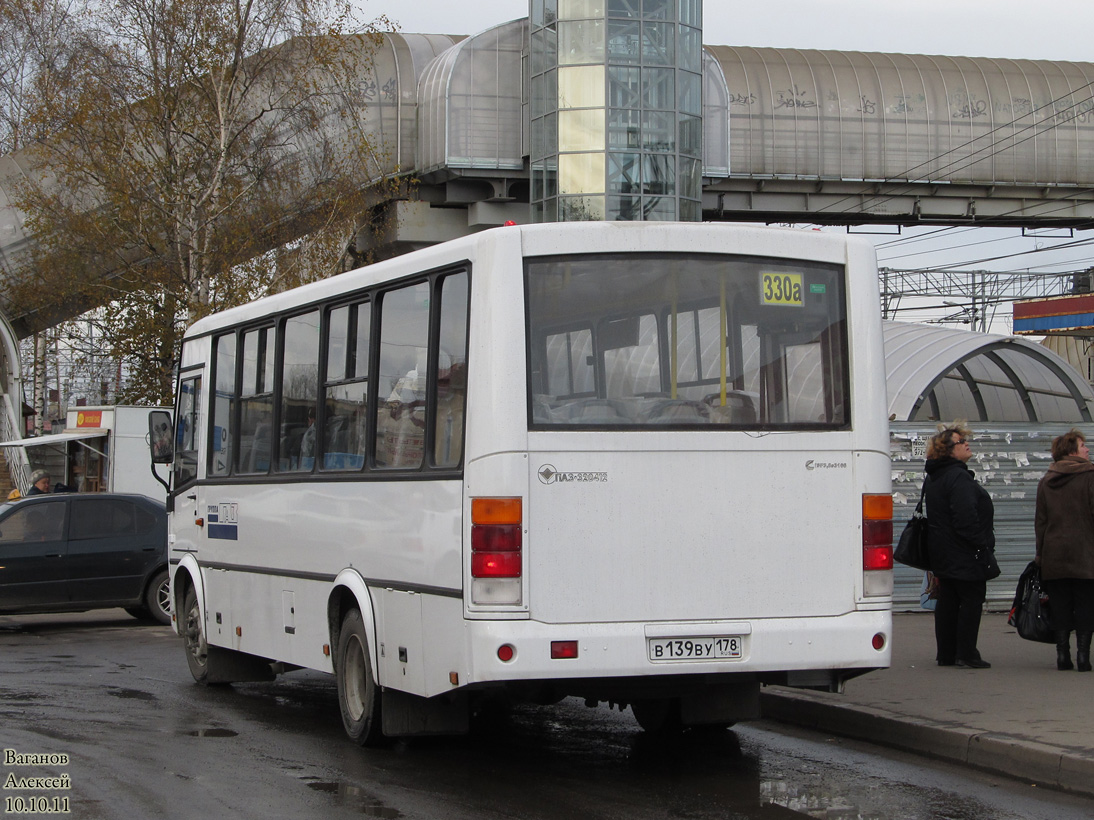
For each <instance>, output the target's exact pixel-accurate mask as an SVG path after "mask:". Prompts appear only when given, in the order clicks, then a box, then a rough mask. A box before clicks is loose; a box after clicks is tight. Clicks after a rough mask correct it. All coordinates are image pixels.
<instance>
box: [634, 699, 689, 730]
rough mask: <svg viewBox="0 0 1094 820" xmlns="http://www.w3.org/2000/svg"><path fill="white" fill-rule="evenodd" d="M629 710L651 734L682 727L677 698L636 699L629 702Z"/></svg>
mask: <svg viewBox="0 0 1094 820" xmlns="http://www.w3.org/2000/svg"><path fill="white" fill-rule="evenodd" d="M631 711H632V712H634V719H635V720H637V721H638V725H639V726H641V727H642V729H643V730H644V731H646V732H648V733H649V734H651V735H657V734H665V733H669V732H679V731H680V730H681V729H682V728H683V723H682V722H681V720H680V699H679V698H650V699H649V700H638V701H635V702H634V703H632V704H631Z"/></svg>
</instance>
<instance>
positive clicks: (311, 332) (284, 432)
mask: <svg viewBox="0 0 1094 820" xmlns="http://www.w3.org/2000/svg"><path fill="white" fill-rule="evenodd" d="M282 340H283V341H282V344H283V346H284V349H283V351H282V365H281V396H280V398H281V417H280V424H281V435H280V440H279V444H280V447H279V450H278V462H277V468H278V470H280V471H282V472H286V471H310V470H311V469H312V467H313V465H314V464H315V438H314V437H315V430H314V429H313V427H314V424H315V422H316V417H317V402H318V392H319V311H317V310H313V311H311V312H310V313H305V314H303V315H301V316H293V317H290V318H289V319H286V320H285V324H284V330H283V331H282ZM309 431H310V433H309ZM309 438H310V441H311V445H310V453H309V452H308V451H307V450H306V449H305V445H306V443H307V441H308V439H309Z"/></svg>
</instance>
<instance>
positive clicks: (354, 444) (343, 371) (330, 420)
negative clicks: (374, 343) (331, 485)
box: [321, 302, 372, 470]
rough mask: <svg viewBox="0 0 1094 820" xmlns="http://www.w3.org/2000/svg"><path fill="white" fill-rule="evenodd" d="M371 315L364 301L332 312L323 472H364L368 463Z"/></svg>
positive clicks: (329, 326)
mask: <svg viewBox="0 0 1094 820" xmlns="http://www.w3.org/2000/svg"><path fill="white" fill-rule="evenodd" d="M371 311H372V304H371V303H370V302H362V303H359V304H355V305H343V306H341V307H337V308H334V309H333V310H331V311H330V312H329V313H328V314H327V327H328V333H327V372H326V377H325V379H326V381H325V384H326V388H325V391H324V402H325V410H326V420H325V421H324V423H323V431H322V432H323V449H322V453H323V462H322V465H321V466H322V468H323V469H324V470H360V469H361V468H362V467H363V466H364V463H365V455H366V446H365V445H366V442H367V436H366V433H365V430H366V422H367V418H368V417H367V414H366V409H367V402H368V367H369V355H368V354H369V337H370V335H371V328H372V313H371Z"/></svg>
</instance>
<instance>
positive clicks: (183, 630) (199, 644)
mask: <svg viewBox="0 0 1094 820" xmlns="http://www.w3.org/2000/svg"><path fill="white" fill-rule="evenodd" d="M181 617H182V623H181V624H180V625H179V632H180V634H181V635H182V642H183V645H184V646H185V647H186V665H187V666H189V667H190V674H191V675H193V676H194V680H196V681H197V682H198V683H205V682H206V680H207V679H208V677H209V644H208V643H206V641H205V630H204V629H203V628H202V623H201V609H200V607H198V596H197V592H195V591H194V588H193V587H190V588H189V589H188V590H186V598H185V599H184V601H183V604H182V613H181Z"/></svg>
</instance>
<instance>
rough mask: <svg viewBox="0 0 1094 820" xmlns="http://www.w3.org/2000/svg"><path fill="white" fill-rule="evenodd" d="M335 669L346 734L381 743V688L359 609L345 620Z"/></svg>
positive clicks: (364, 742)
mask: <svg viewBox="0 0 1094 820" xmlns="http://www.w3.org/2000/svg"><path fill="white" fill-rule="evenodd" d="M334 671H335V679H336V680H337V683H338V706H339V708H340V709H341V711H342V725H343V726H345V728H346V734H347V735H349V736H350V739H352V740H353V741H354V742H355V743H357V744H358V745H360V746H376V745H379V744H380V743H381V742H382V741H383V729H382V721H381V719H380V691H379V687H378V686H377V685H376V680H375V679H374V678H373V676H372V664H371V662H370V660H369V652H368V638H367V637H366V636H365V625H364V622H363V620H362V618H361V613H360V612H358V611H357V610H356V609H352V610H350V611H349V612H348V613H346V617H345V618H344V619H343V621H342V631H341V632H340V633H339V635H338V652H337V655H336V656H335V670H334Z"/></svg>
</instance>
